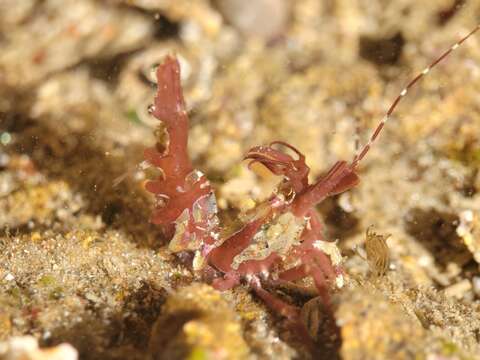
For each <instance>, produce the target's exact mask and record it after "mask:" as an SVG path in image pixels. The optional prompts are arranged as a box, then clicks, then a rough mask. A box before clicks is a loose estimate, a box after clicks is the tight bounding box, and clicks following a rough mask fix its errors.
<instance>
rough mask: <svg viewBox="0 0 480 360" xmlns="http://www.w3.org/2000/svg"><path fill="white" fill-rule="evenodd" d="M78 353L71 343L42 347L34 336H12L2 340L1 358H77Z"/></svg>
mask: <svg viewBox="0 0 480 360" xmlns="http://www.w3.org/2000/svg"><path fill="white" fill-rule="evenodd" d="M77 359H78V353H77V350H75V348H74V347H73V346H72V345H70V344H60V345H57V346H54V347H50V348H45V349H40V348H39V346H38V341H37V339H35V338H34V337H33V336H18V337H12V338H10V339H9V340H7V341H4V342H0V360H77Z"/></svg>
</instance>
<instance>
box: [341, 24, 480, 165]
mask: <svg viewBox="0 0 480 360" xmlns="http://www.w3.org/2000/svg"><path fill="white" fill-rule="evenodd" d="M478 30H480V24H478V25H477V26H476V27H475V28H474V29H473V30H472V31H470V32H469V33H468V34H467V35H465V36H464V37H463V38H462V39H461V40H459V41H457V42H456V43H455V44H453V45H452V46H451V47H450V48H449V49H448V50H447V51H445V52H444V53H443V54H442V55H440V56H439V57H438V58H437V59H436V60H435V61H433V62H432V63H431V64H430V65H429V66H427V67H426V68H425V69H423V71H422V72H421V73H419V74H418V75H417V76H416V77H414V78H413V79H412V80H410V82H409V83H408V84H407V86H405V87H404V88H403V90H402V91H401V92H400V94H399V95H398V96H397V97H396V99H395V100H394V101H393V103H392V105H390V108H389V109H388V111H387V113H386V114H385V116H384V117H383V119H382V120H381V121H380V123H379V124H378V126H377V128H376V129H375V131H374V132H373V134H372V135H371V136H370V139H369V140H368V142H367V143H366V144H365V145H364V146H363V148H361V149H360V150H359V151H358V152H357V154H356V155H355V157H354V158H353V160H352V164H351V165H350V166H351V167H352V168H355V167H356V166H357V165H358V163H359V162H360V161H361V160H362V159H363V158H364V157H365V155H366V154H367V153H368V151H369V150H370V148H371V146H372V144H373V143H374V142H375V140H376V139H377V137H378V135H379V134H380V132H381V131H382V129H383V127H384V126H385V123H386V122H387V121H388V120H389V119H390V116H391V115H392V113H393V112H394V111H395V109H396V107H397V105H398V103H399V102H400V100H401V99H402V98H403V97H404V96H405V95H407V92H408V90H410V88H411V87H412V86H413V85H415V84H416V83H417V82H418V81H419V80H420V79H421V78H422V77H423V76H424V75H427V74H428V73H429V72H430V70H432V69H433V68H434V67H435V66H436V65H437V64H438V63H439V62H441V61H442V60H443V59H445V58H446V57H447V56H448V55H449V54H450V53H451V52H452V51H453V50H456V49H457V48H458V47H459V46H460V45H461V44H462V43H463V42H464V41H465V40H467V39H468V38H469V37H470V36H472V35H473V34H475V33H476V32H477V31H478Z"/></svg>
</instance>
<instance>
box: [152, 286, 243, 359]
mask: <svg viewBox="0 0 480 360" xmlns="http://www.w3.org/2000/svg"><path fill="white" fill-rule="evenodd" d="M149 347H150V354H151V356H152V358H153V359H172V360H174V359H186V358H188V359H197V358H198V359H218V360H221V359H245V358H247V356H248V353H249V350H248V347H247V344H246V343H245V341H244V339H243V337H242V327H241V324H240V322H239V319H238V317H237V315H236V314H235V312H234V310H233V309H232V308H230V306H229V304H228V303H227V302H226V301H225V300H224V299H223V298H222V296H221V294H220V292H218V291H216V290H214V289H213V288H212V287H210V286H208V285H205V284H193V285H190V286H187V287H184V288H182V289H180V290H179V291H178V292H176V293H174V294H172V295H171V296H170V297H169V298H168V299H167V302H166V303H165V305H164V307H163V309H162V315H161V316H160V317H159V318H158V320H157V321H156V323H155V325H154V326H153V329H152V332H151V335H150V346H149Z"/></svg>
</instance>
